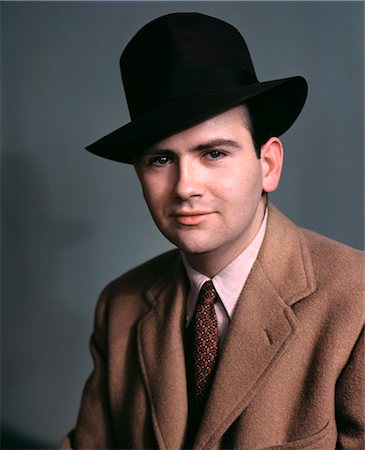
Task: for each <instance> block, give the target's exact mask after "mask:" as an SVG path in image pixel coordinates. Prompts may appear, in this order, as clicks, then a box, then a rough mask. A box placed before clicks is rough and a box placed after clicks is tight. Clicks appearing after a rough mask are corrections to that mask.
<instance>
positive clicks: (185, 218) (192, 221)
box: [171, 211, 213, 225]
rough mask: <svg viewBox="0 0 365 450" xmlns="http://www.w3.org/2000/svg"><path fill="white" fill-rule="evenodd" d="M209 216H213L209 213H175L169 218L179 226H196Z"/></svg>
mask: <svg viewBox="0 0 365 450" xmlns="http://www.w3.org/2000/svg"><path fill="white" fill-rule="evenodd" d="M211 214H213V212H211V211H181V212H180V211H177V212H174V213H172V214H171V216H172V217H173V218H174V219H175V220H176V221H177V222H178V223H180V224H181V225H198V224H200V223H202V222H204V221H205V220H206V219H207V218H208V216H210V215H211Z"/></svg>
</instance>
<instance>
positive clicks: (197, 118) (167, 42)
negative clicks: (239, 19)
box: [86, 13, 307, 163]
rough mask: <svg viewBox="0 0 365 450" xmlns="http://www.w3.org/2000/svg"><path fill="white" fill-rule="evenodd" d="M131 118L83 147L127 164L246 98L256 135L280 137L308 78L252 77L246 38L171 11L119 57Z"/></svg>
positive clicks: (213, 23) (217, 22) (291, 119)
mask: <svg viewBox="0 0 365 450" xmlns="http://www.w3.org/2000/svg"><path fill="white" fill-rule="evenodd" d="M120 67H121V73H122V79H123V84H124V90H125V94H126V98H127V103H128V108H129V112H130V116H131V122H129V123H127V124H126V125H124V126H122V127H121V128H118V129H117V130H115V131H113V132H112V133H110V134H108V135H106V136H104V137H103V138H101V139H99V140H98V141H96V142H95V143H93V144H91V145H89V146H88V147H86V149H87V150H89V151H90V152H92V153H94V154H96V155H99V156H102V157H104V158H108V159H112V160H115V161H120V162H125V163H133V160H134V158H135V157H136V156H137V155H138V154H139V153H140V152H141V151H143V149H144V148H146V147H147V146H149V145H152V144H153V143H156V142H158V141H160V140H162V139H164V138H166V137H167V136H170V135H172V134H175V133H177V132H179V131H181V130H183V129H186V128H189V127H191V126H193V125H196V124H198V123H199V122H202V121H204V120H207V119H208V118H210V117H212V116H215V115H217V114H220V113H222V112H224V111H226V110H228V109H230V108H233V107H235V106H238V105H239V104H242V103H246V104H248V105H249V108H250V112H251V114H252V115H253V120H254V127H255V131H256V132H258V133H259V134H260V135H261V136H265V137H266V136H267V137H269V136H270V135H272V136H274V135H275V136H280V135H281V134H283V133H284V132H285V131H286V130H287V129H288V128H289V127H290V126H291V125H292V124H293V122H294V121H295V119H296V118H297V117H298V115H299V113H300V111H301V110H302V108H303V105H304V102H305V99H306V96H307V83H306V81H305V79H304V78H303V77H300V76H295V77H290V78H283V79H279V80H273V81H265V82H259V81H258V80H257V77H256V74H255V70H254V67H253V64H252V61H251V57H250V54H249V51H248V48H247V46H246V43H245V41H244V39H243V38H242V36H241V35H240V33H239V32H238V30H237V29H236V28H234V27H233V26H232V25H230V24H228V23H226V22H224V21H222V20H219V19H216V18H213V17H209V16H206V15H203V14H198V13H175V14H168V15H165V16H162V17H159V18H157V19H155V20H153V21H152V22H150V23H148V24H147V25H145V26H144V27H143V28H142V29H141V30H139V31H138V32H137V34H136V35H135V36H134V37H133V38H132V39H131V41H130V42H129V43H128V45H127V46H126V48H125V49H124V51H123V53H122V56H121V58H120Z"/></svg>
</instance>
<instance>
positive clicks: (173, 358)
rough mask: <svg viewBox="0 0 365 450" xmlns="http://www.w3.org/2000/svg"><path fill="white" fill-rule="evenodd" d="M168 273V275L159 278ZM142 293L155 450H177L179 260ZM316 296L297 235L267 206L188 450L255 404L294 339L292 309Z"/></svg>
mask: <svg viewBox="0 0 365 450" xmlns="http://www.w3.org/2000/svg"><path fill="white" fill-rule="evenodd" d="M165 273H166V272H165ZM165 273H164V277H163V279H164V280H165V281H164V282H161V281H158V280H157V281H156V284H155V286H154V288H153V289H151V290H150V291H149V292H148V294H147V295H148V297H149V299H150V301H152V302H153V307H152V309H151V312H150V313H149V314H148V315H147V316H146V317H145V319H144V320H143V322H142V323H141V324H140V328H139V357H140V363H141V367H142V371H143V375H144V378H145V383H146V386H147V390H148V394H149V397H150V402H151V411H152V419H153V424H154V429H155V434H156V437H157V440H158V444H159V447H160V448H164V449H178V448H182V446H183V442H184V435H185V431H186V427H187V411H188V402H187V385H186V375H185V360H184V342H183V338H184V323H185V299H186V291H187V279H186V276H185V274H184V270H183V265H182V262H181V259H180V258H177V263H176V264H175V266H174V267H172V266H171V267H169V274H167V275H165ZM314 290H315V282H314V275H313V269H312V265H311V260H310V255H309V251H308V249H307V248H306V245H305V242H304V241H303V240H302V238H301V236H300V231H298V228H297V227H295V226H294V225H293V224H292V223H291V222H290V221H289V220H288V219H287V218H285V217H284V216H283V215H282V214H281V213H280V212H279V211H278V210H277V209H276V208H274V207H273V206H272V205H270V206H269V220H268V225H267V231H266V235H265V238H264V242H263V244H262V246H261V249H260V252H259V255H258V258H257V260H256V262H255V264H254V266H253V268H252V271H251V273H250V275H249V277H248V279H247V282H246V285H245V288H244V290H243V292H242V293H241V296H240V299H239V302H238V305H237V309H236V311H235V313H234V316H233V319H232V322H231V324H230V328H229V334H228V336H227V339H226V342H225V346H224V349H223V350H222V352H221V356H220V360H219V365H218V368H217V372H216V376H215V380H214V383H213V387H212V390H211V393H210V397H209V399H208V403H207V407H206V411H205V414H204V416H203V419H202V423H201V426H200V428H199V431H198V433H197V436H196V441H195V445H194V448H205V447H211V446H213V445H214V443H215V442H216V441H218V440H219V438H220V437H221V436H222V434H224V432H225V431H226V430H227V429H228V428H229V426H230V425H231V424H232V423H233V422H234V421H235V420H236V418H237V417H238V416H239V415H240V414H241V413H242V411H243V410H244V409H245V408H246V407H247V405H248V404H249V403H250V402H251V400H252V399H253V398H254V396H255V394H256V392H257V391H258V388H259V387H260V386H261V384H262V383H264V382H265V378H266V377H267V375H268V374H269V373H270V371H271V369H272V368H273V367H274V365H275V363H276V361H277V360H278V359H279V358H280V356H281V355H282V354H283V353H284V352H285V351H286V349H287V347H288V345H289V344H290V342H291V340H292V339H293V338H294V337H295V335H296V334H297V333H298V332H299V329H298V324H297V319H296V317H295V314H294V312H293V311H292V309H291V307H290V306H291V305H292V304H294V303H295V302H297V301H299V300H301V299H302V298H304V297H306V296H308V295H309V294H310V293H312V292H313V291H314ZM217 411H219V414H217Z"/></svg>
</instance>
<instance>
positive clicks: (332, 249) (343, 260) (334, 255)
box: [299, 228, 365, 274]
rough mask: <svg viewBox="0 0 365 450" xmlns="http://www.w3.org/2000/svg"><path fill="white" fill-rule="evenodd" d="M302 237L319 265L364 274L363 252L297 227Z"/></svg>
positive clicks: (364, 255) (364, 261) (328, 268)
mask: <svg viewBox="0 0 365 450" xmlns="http://www.w3.org/2000/svg"><path fill="white" fill-rule="evenodd" d="M299 230H300V232H301V235H302V237H303V238H304V240H305V243H306V245H307V246H308V249H309V251H310V253H311V255H312V257H313V260H314V261H315V262H316V261H317V263H318V264H320V265H321V266H323V265H327V269H326V270H338V269H340V270H342V271H345V272H347V271H355V272H357V273H358V272H359V271H360V272H361V271H362V273H363V274H364V272H363V271H364V269H365V252H364V251H362V250H358V249H356V248H353V247H350V246H348V245H346V244H343V243H341V242H338V241H336V240H334V239H331V238H329V237H327V236H323V235H321V234H319V233H316V232H314V231H312V230H308V229H306V228H299Z"/></svg>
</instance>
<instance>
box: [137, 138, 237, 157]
mask: <svg viewBox="0 0 365 450" xmlns="http://www.w3.org/2000/svg"><path fill="white" fill-rule="evenodd" d="M217 147H231V148H236V149H239V148H241V146H240V144H239V143H238V142H236V141H232V140H231V139H222V138H219V139H214V140H212V141H209V142H205V143H204V144H198V145H195V146H194V147H192V148H190V151H204V150H205V151H208V150H212V149H214V148H217ZM173 154H174V151H173V150H171V149H169V148H160V147H153V146H152V147H148V148H146V149H145V150H144V151H143V153H142V156H153V155H173Z"/></svg>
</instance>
